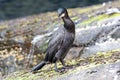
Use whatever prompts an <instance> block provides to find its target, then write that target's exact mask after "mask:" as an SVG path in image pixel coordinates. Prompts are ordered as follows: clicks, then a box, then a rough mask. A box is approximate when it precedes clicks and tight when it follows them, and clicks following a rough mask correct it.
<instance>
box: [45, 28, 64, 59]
mask: <svg viewBox="0 0 120 80" xmlns="http://www.w3.org/2000/svg"><path fill="white" fill-rule="evenodd" d="M63 39H64V29H63V28H62V29H61V28H60V29H58V30H57V31H55V32H54V33H53V35H52V37H51V39H50V40H49V44H48V48H47V50H46V55H47V56H49V59H52V58H53V57H54V56H55V54H56V53H57V51H58V50H59V49H60V47H61V45H62V43H63Z"/></svg>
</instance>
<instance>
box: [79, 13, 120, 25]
mask: <svg viewBox="0 0 120 80" xmlns="http://www.w3.org/2000/svg"><path fill="white" fill-rule="evenodd" d="M117 16H120V14H112V15H107V14H103V15H98V16H96V17H90V18H89V19H88V20H86V21H83V22H82V23H81V25H88V24H90V23H92V22H94V21H101V20H104V19H107V18H113V17H117Z"/></svg>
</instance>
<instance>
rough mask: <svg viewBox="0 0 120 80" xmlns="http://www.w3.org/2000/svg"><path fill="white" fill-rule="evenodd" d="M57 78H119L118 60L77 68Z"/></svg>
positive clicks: (89, 79) (80, 79)
mask: <svg viewBox="0 0 120 80" xmlns="http://www.w3.org/2000/svg"><path fill="white" fill-rule="evenodd" d="M52 80H56V79H54V78H53V79H52ZM57 80H120V62H118V63H113V64H106V65H101V66H98V67H93V68H89V69H85V70H79V69H78V70H77V71H75V72H74V73H70V74H68V75H66V76H58V77H57Z"/></svg>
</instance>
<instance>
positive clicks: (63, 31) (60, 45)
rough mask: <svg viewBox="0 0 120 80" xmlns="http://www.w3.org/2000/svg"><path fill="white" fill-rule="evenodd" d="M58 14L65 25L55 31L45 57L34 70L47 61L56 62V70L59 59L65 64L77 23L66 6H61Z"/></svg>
mask: <svg viewBox="0 0 120 80" xmlns="http://www.w3.org/2000/svg"><path fill="white" fill-rule="evenodd" d="M58 14H59V17H61V18H62V20H63V22H64V26H61V27H60V28H59V29H58V30H57V31H56V32H54V33H53V35H52V37H51V39H50V41H49V44H48V48H47V50H46V56H45V59H44V60H43V61H42V62H41V63H39V64H38V65H37V66H35V67H34V68H33V69H32V71H36V70H39V69H41V68H42V67H43V66H44V65H45V64H47V63H55V70H56V71H57V70H58V69H57V64H56V62H57V60H60V62H61V63H62V65H63V66H65V63H64V58H65V56H66V54H67V52H68V51H69V49H70V47H71V46H72V44H73V41H74V38H75V24H74V23H73V21H72V20H71V19H70V17H69V15H68V12H67V10H66V9H65V8H59V9H58Z"/></svg>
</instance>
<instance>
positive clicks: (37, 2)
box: [0, 0, 111, 20]
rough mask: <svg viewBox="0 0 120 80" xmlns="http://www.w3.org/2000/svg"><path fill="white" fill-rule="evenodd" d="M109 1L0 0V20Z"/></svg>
mask: <svg viewBox="0 0 120 80" xmlns="http://www.w3.org/2000/svg"><path fill="white" fill-rule="evenodd" d="M105 1H111V0H52V1H51V0H0V20H6V19H7V20H9V19H13V18H18V17H24V16H29V15H33V14H39V13H43V12H48V11H54V10H57V9H58V8H59V7H66V8H75V7H84V6H90V5H93V4H99V3H103V2H105Z"/></svg>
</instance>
